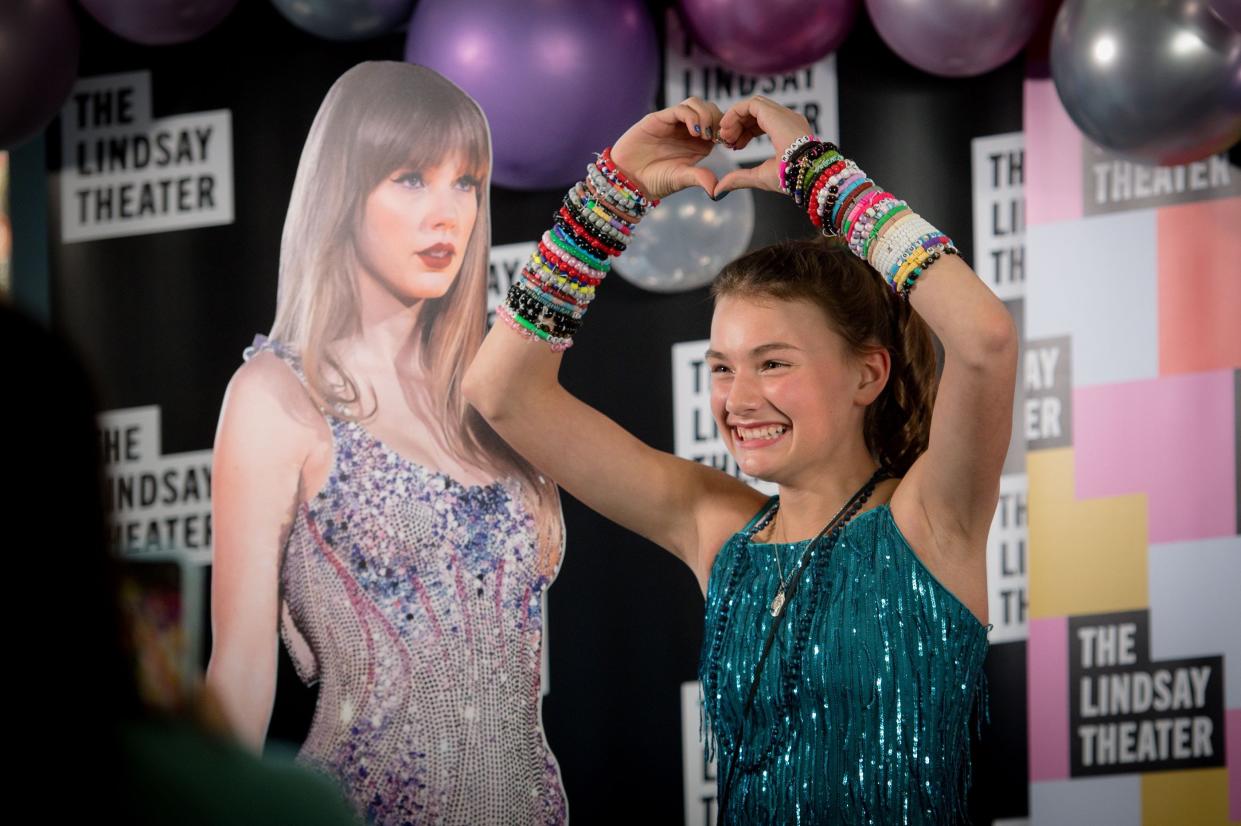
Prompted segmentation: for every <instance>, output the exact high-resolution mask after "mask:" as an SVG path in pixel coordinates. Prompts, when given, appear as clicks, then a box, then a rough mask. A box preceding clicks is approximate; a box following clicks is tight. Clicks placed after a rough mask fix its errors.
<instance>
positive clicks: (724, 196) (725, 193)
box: [711, 189, 732, 201]
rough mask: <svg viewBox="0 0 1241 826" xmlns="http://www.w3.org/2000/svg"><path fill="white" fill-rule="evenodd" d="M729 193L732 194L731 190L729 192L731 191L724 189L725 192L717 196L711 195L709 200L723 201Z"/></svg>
mask: <svg viewBox="0 0 1241 826" xmlns="http://www.w3.org/2000/svg"><path fill="white" fill-rule="evenodd" d="M730 192H732V190H731V189H726V190H724V191H723V192H721V193H720V194H719V195H712V196H711V200H712V201H722V200H724V199H725V198H726V197H728V193H730Z"/></svg>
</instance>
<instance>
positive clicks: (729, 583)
mask: <svg viewBox="0 0 1241 826" xmlns="http://www.w3.org/2000/svg"><path fill="white" fill-rule="evenodd" d="M777 504H778V502H777V498H776V497H773V498H772V500H771V501H770V502H768V504H767V505H766V506H765V507H764V508H763V510H762V511H760V513H759V514H758V515H757V516H756V517H755V518H754V519H753V520H751V522H750V524H749V525H747V526H746V527H745V529H744V530H742V531H740V532H738V533H736V534H734V535H733V536H732V538H730V539H729V540H728V542H727V543H726V544H725V545H724V547H723V548H722V549H721V550H720V552H719V554H718V556H717V557H716V559H715V563H714V565H713V567H712V570H711V576H710V579H709V581H708V583H707V606H706V623H705V633H704V635H703V651H702V660H701V665H700V674H699V677H700V679H701V680H702V689H703V709H704V717H705V722H706V724H707V729H708V733H709V735H710V736H709V742H712V743H713V744H714V746H715V750H716V752H717V753H718V766H717V776H718V778H719V785H720V793H721V798H722V797H723V796H724V786H725V784H726V783H727V782H728V778H729V776H730V773H731V775H732V779H731V788H730V789H729V791H728V801H727V804H726V805H727V811H725V812H722V813H721V821H720V822H721V823H746V824H748V823H780V824H785V823H799V824H931V823H934V824H941V823H951V822H954V821H957V820H961V819H963V818H964V813H965V794H966V791H967V789H968V786H969V776H970V766H969V747H970V743H969V737H970V734H969V731H970V722H971V718H972V716H973V713H974V710H975V707H976V706H977V705H978V704H980V703H984V702H985V677H984V674H983V659H984V658H985V657H986V654H987V630H988V627H987V626H983V625H982V624H981V623H980V622H979V621H978V619H977V618H976V617H975V616H974V615H973V614H972V613H970V611H969V609H967V608H966V607H965V606H964V605H963V604H962V603H961V602H960V600H958V599H957V598H956V597H955V596H954V595H953V594H952V593H950V592H949V591H948V590H947V589H946V588H945V587H944V586H943V585H942V584H940V582H939V581H938V580H936V579H935V577H934V576H933V575H932V574H931V572H930V571H929V570H927V568H926V567H925V566H924V565H923V564H922V561H921V560H919V559H918V557H917V555H916V554H915V553H914V552H913V549H912V548H910V547H909V544H908V542H907V541H906V540H905V537H904V536H903V535H902V534H901V532H900V530H899V529H898V528H897V526H896V523H895V522H894V521H893V519H892V512H891V510H889V508H888V506H887V505H880V506H878V507H876V508H872V509H871V510H868V511H865V512H864V513H862V514H860V515H858V516H856V517H855V518H854V519H853V521H851V522H850V523H848V524H847V525H846V526H845V528H844V531H843V533H842V534H841V536H840V539H839V541H838V542H837V543H836V547H835V548H833V549H830V550H829V549H828V548H827V547H826V543H825V542H824V543H820V547H819V548H817V549H816V550H815V551H814V552H813V553H812V556H811V560H810V562H809V564H808V565H807V566H806V568H805V570H804V571H803V572H802V574H801V582H800V583H799V585H798V590H797V592H796V595H795V596H794V597H793V598H792V599H791V600H790V602H789V604H788V605H787V606H786V607H785V609H784V616H783V617H782V618H781V619H780V622H781V627H780V628H779V629H778V631H777V633H776V637H775V641H774V643H773V645H772V651H771V654H770V655H769V656H768V659H767V663H766V665H765V666H764V668H763V671H762V675H761V677H760V681H759V686H758V691H757V695H756V697H755V700H754V704H753V707H752V708H751V709H750V713H749V716H748V718H747V719H744V721H743V714H742V711H743V709H744V707H745V700H746V697H747V695H748V694H749V692H750V686H751V683H752V682H753V679H754V672H755V667H756V665H757V662H758V659H759V657H760V655H761V653H762V648H763V643H764V641H765V640H766V638H767V633H768V630H769V628H770V626H771V623H772V622H773V619H772V616H771V614H770V613H769V608H770V605H771V600H772V598H773V597H774V596H775V594H776V589H777V586H778V584H779V575H778V574H777V567H776V562H775V559H774V554H775V553H779V554H780V559H781V565H782V569H783V571H784V572H785V573H786V574H787V573H788V572H789V571H792V570H794V569H795V568H796V566H797V562H798V560H799V559H800V558H801V555H802V553H803V552H804V550H805V548H806V544H807V542H809V540H805V541H802V542H798V543H791V544H778V545H777V544H770V543H756V542H752V541H750V538H751V537H752V536H753V534H754V533H755V532H757V531H758V530H759V529H760V528H761V527H762V526H763V525H764V524H766V522H767V521H768V520H769V518H770V516H771V515H772V514H773V513H774V510H775V508H776V506H777ZM743 722H744V724H743Z"/></svg>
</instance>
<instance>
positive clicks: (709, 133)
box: [707, 126, 711, 138]
mask: <svg viewBox="0 0 1241 826" xmlns="http://www.w3.org/2000/svg"><path fill="white" fill-rule="evenodd" d="M707 137H708V138H709V137H711V127H710V126H708V127H707Z"/></svg>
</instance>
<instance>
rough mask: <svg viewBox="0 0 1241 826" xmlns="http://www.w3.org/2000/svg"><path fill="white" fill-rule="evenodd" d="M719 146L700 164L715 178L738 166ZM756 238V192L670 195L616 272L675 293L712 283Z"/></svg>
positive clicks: (637, 232)
mask: <svg viewBox="0 0 1241 826" xmlns="http://www.w3.org/2000/svg"><path fill="white" fill-rule="evenodd" d="M727 151H728V150H725V149H722V148H720V147H716V148H715V150H714V151H713V152H712V153H711V154H710V155H708V156H707V157H706V159H704V160H703V161H702V163H701V164H699V165H700V166H704V167H706V168H707V169H710V170H711V171H712V172H714V173H715V176H716V178H722V177H724V175H725V174H727V173H729V172H731V171H733V170H734V169H736V168H737V164H736V163H734V162H733V161H732V159H731V158H729V156H728V155H727V154H725V153H726V152H727ZM753 234H754V193H752V192H751V191H750V190H748V189H737V190H733V191H732V192H729V193H728V195H726V196H725V197H723V198H721V199H720V200H718V201H713V200H711V197H710V196H709V195H707V194H706V192H704V191H703V190H702V188H701V187H697V186H695V187H691V188H689V189H683V190H681V191H680V192H677V193H674V194H672V195H669V196H668V197H667V198H665V199H664V200H663V203H661V204H660V205H659V206H658V207H656V208H655V209H654V210H653V211H652V212H651V213H650V214H648V215H647V216H646V217H645V218H643V219H642V223H641V224H639V225H638V228H637V229H636V230H634V234H633V240H632V241H631V242H630V244H629V248H628V249H627V250H626V251H625V254H624V255H622V256H621V257H620V258H618V259H617V260H616V266H615V267H614V269H615V270H616V272H617V273H619V274H620V275H621V276H622V277H623V278H624V279H625V280H626V281H629V282H630V283H632V284H635V285H637V286H639V287H641V288H643V289H645V290H651V291H652V292H657V293H675V292H683V291H685V290H692V289H695V288H697V287H702V286H704V285H706V284H710V283H711V280H712V279H713V278H715V275H716V273H718V272H719V271H720V270H721V269H723V267H724V265H725V264H727V263H728V262H729V261H732V260H733V259H734V258H736V257H737V256H739V255H741V254H742V253H743V252H745V251H746V249H748V248H749V246H750V237H751V236H752V235H753Z"/></svg>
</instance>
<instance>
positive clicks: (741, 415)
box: [707, 295, 887, 484]
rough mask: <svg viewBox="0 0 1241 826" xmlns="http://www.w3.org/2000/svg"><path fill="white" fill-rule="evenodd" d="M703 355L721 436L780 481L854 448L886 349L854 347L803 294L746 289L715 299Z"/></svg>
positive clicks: (744, 460) (742, 459) (754, 470)
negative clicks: (793, 296) (789, 296)
mask: <svg viewBox="0 0 1241 826" xmlns="http://www.w3.org/2000/svg"><path fill="white" fill-rule="evenodd" d="M707 364H708V368H709V369H710V371H711V412H712V414H713V415H714V416H715V422H716V424H717V425H718V426H719V428H720V432H721V434H722V435H723V438H724V444H725V445H726V446H727V447H728V450H729V452H730V453H732V455H733V457H734V458H735V459H736V460H737V464H738V465H739V466H740V467H741V470H742V471H743V472H745V473H747V474H749V475H750V476H754V477H757V478H760V479H765V480H769V481H773V482H776V483H779V484H791V483H795V482H796V481H797V480H798V479H799V478H803V477H804V478H805V479H807V480H810V479H812V478H813V473H814V469H815V468H817V467H821V466H822V465H823V463H825V462H830V461H831V460H832V458H833V455H834V454H836V453H838V452H839V451H841V450H842V448H848V449H852V448H854V447H855V445H854V444H853V443H852V441H851V440H853V439H857V440H862V439H863V436H862V423H863V417H864V414H865V410H866V405H868V404H870V402H872V401H874V399H875V398H876V397H877V396H878V395H879V392H880V390H882V388H883V385H884V383H885V381H886V379H887V369H886V365H887V359H886V353H881V354H879V355H877V356H871V357H865V358H860V357H858V356H856V355H855V354H854V353H853V352H852V351H851V350H850V349H849V347H848V345H847V344H846V342H845V340H844V339H843V338H842V337H841V336H840V335H839V334H838V333H836V332H835V331H834V330H833V329H832V328H831V327H830V326H828V323H827V319H826V316H825V315H824V313H823V311H822V310H821V309H820V308H819V307H817V306H815V305H814V304H812V303H810V302H809V301H804V300H791V301H785V300H780V299H776V298H767V297H754V296H745V295H728V296H723V297H721V298H720V299H719V300H718V301H717V302H716V305H715V314H714V316H713V317H712V320H711V347H710V349H709V350H708V351H707ZM807 471H810V473H811V475H809V476H806V475H805V474H806V472H807Z"/></svg>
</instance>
